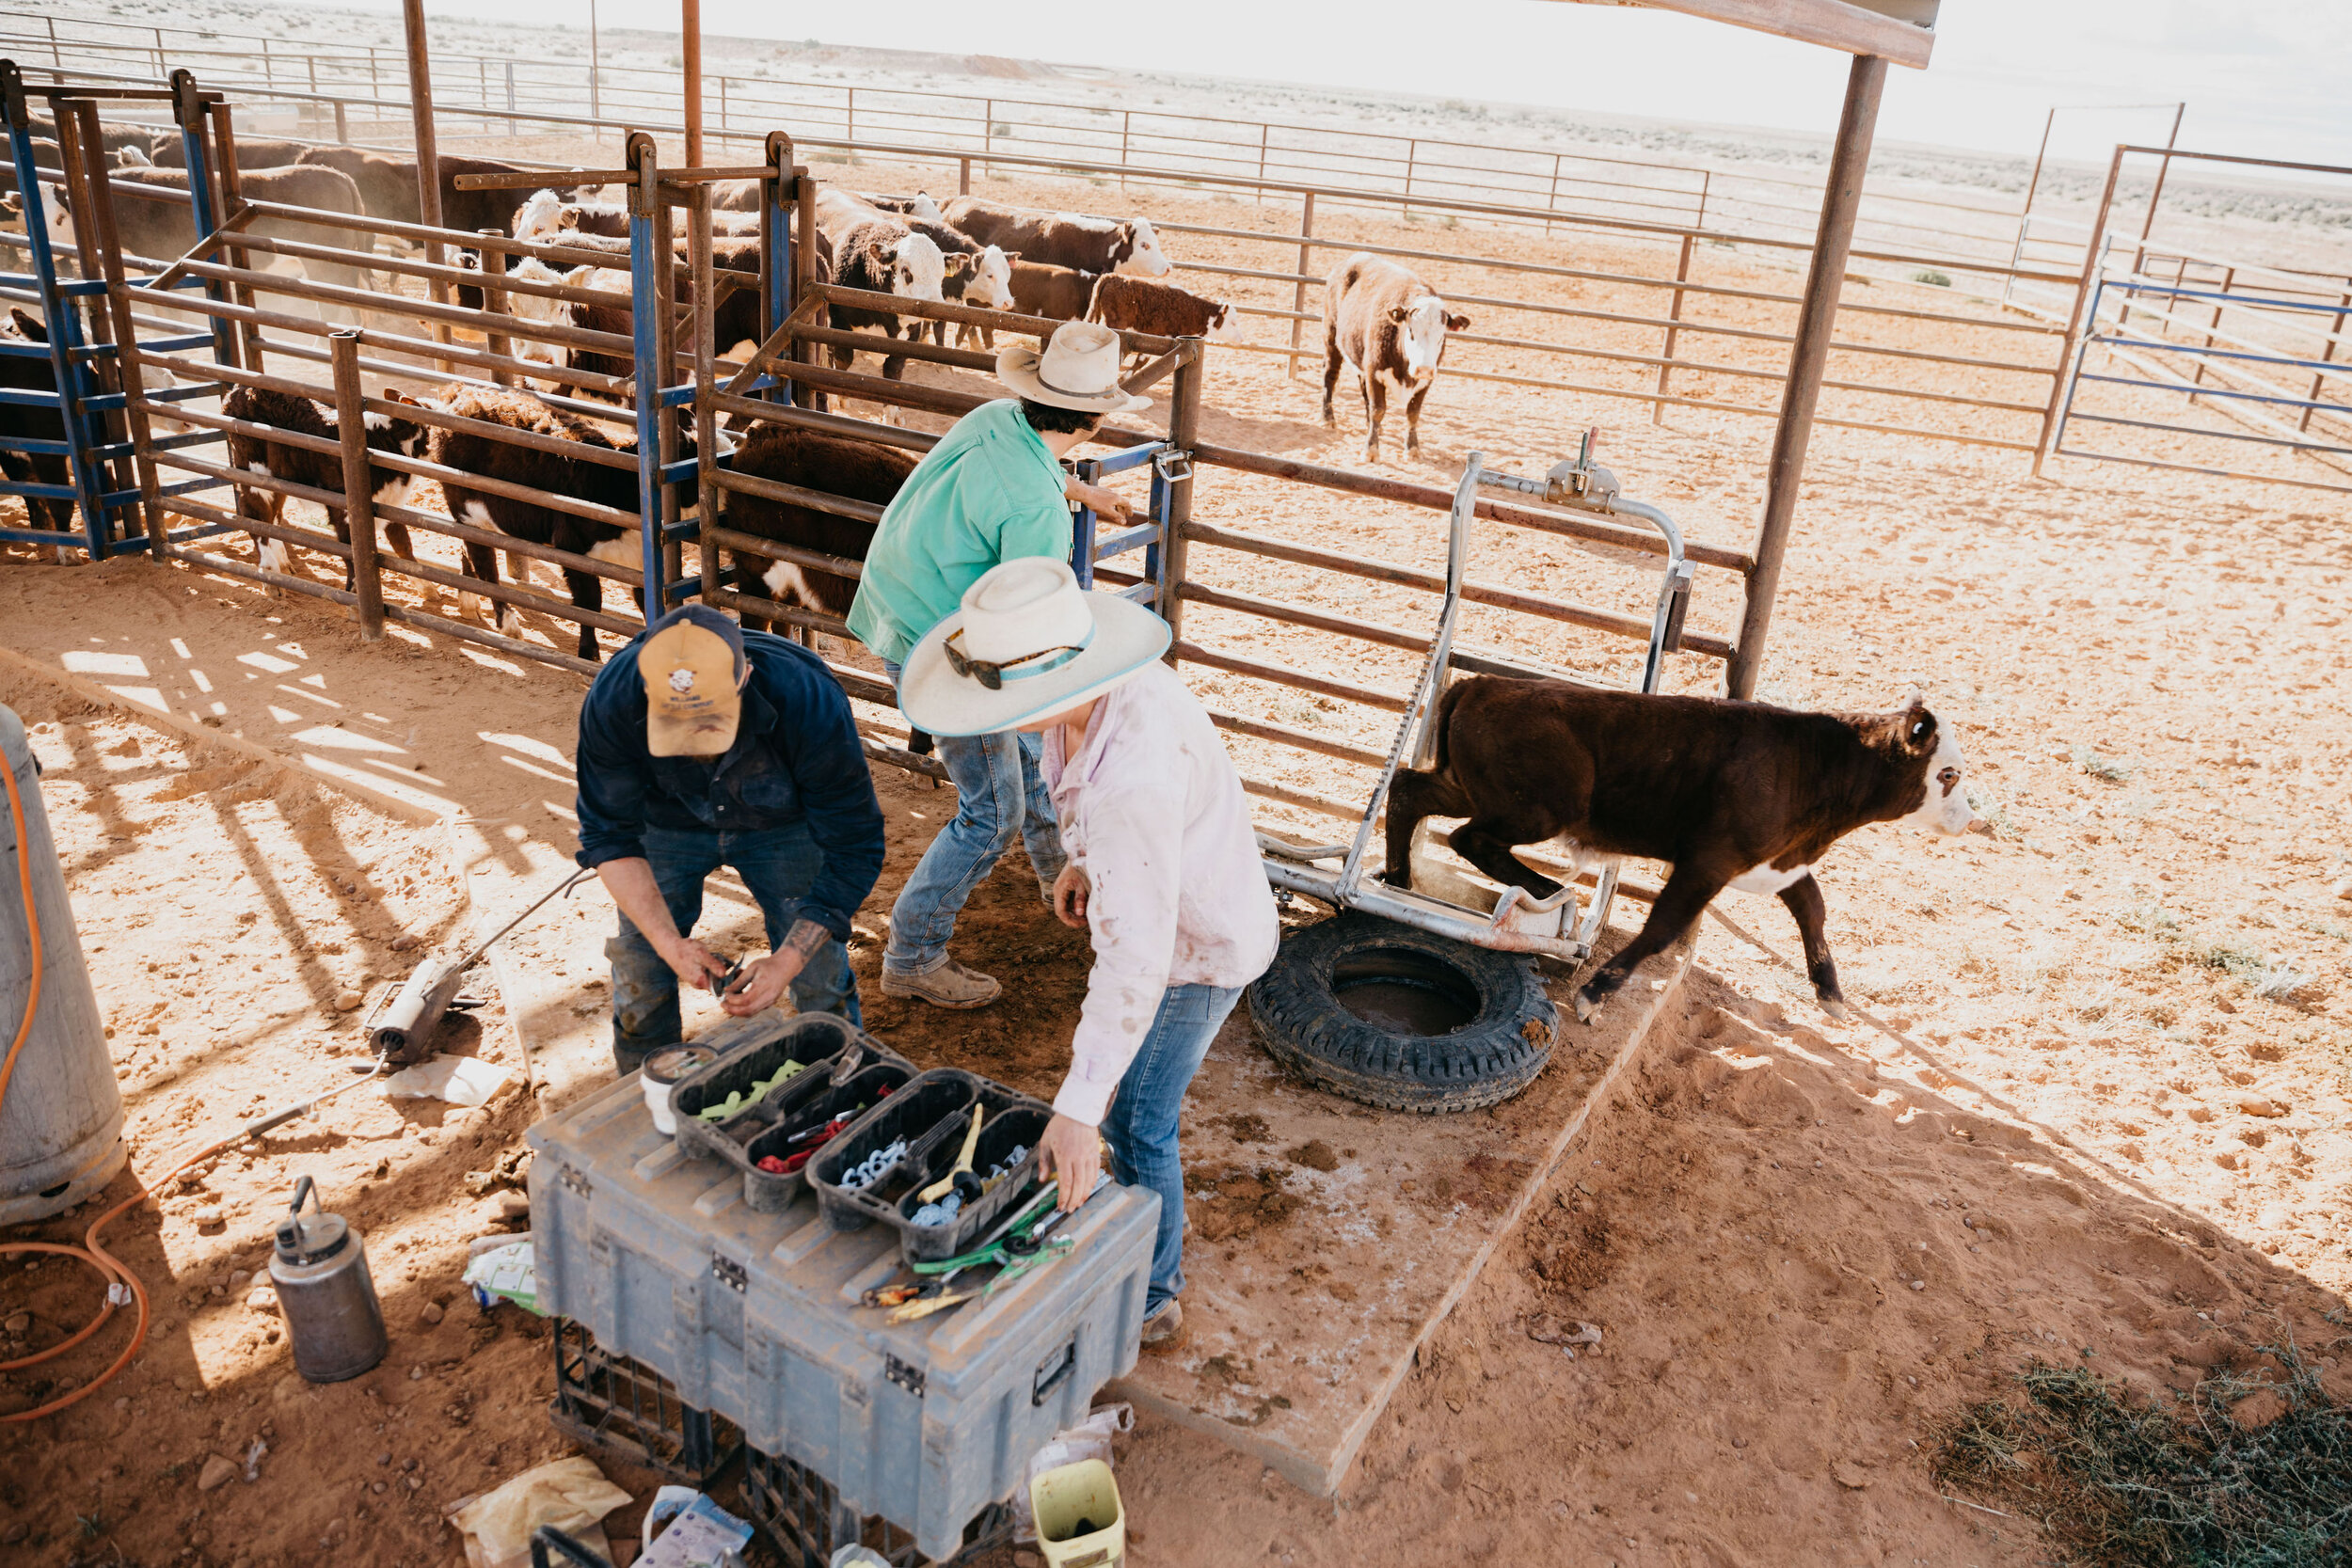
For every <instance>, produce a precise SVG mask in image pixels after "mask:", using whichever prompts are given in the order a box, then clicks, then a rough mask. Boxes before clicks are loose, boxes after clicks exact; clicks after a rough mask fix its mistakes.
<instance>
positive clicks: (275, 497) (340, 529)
mask: <svg viewBox="0 0 2352 1568" xmlns="http://www.w3.org/2000/svg"><path fill="white" fill-rule="evenodd" d="M384 395H385V397H386V398H388V399H389V400H390V401H391V402H393V403H401V404H406V403H411V402H412V401H413V400H411V399H409V398H405V397H403V396H402V395H401V394H400V393H398V392H396V391H394V390H392V389H391V388H389V387H388V388H385V389H384ZM426 406H432V405H431V404H427V405H426ZM220 411H221V413H222V414H223V415H224V416H226V417H227V418H229V419H232V420H246V422H248V423H251V424H262V425H268V426H270V427H272V428H273V429H277V430H283V431H287V432H289V433H291V434H293V435H295V436H310V437H312V438H314V439H317V440H322V441H340V440H341V439H342V434H341V430H342V426H341V422H340V421H339V420H337V418H336V415H335V410H334V409H332V408H329V407H327V406H326V405H325V404H319V403H314V402H312V401H311V400H310V399H309V398H302V397H295V396H294V395H293V394H292V393H289V392H276V391H271V390H268V389H267V388H260V387H232V388H230V389H229V393H228V395H227V396H226V397H224V398H222V399H221V400H220ZM361 420H363V422H364V423H365V424H366V425H367V443H368V450H369V451H380V452H389V453H392V454H395V455H397V456H401V457H418V456H421V455H422V454H423V451H424V449H425V440H426V436H427V432H426V430H425V427H424V426H423V425H421V424H420V423H418V422H417V421H416V420H411V419H407V418H405V417H403V416H398V415H392V414H365V415H362V416H361ZM229 466H230V467H232V468H236V469H239V470H241V471H243V472H246V473H253V474H260V475H262V477H263V478H265V479H280V480H284V481H286V482H287V483H290V484H305V485H308V486H310V488H311V489H313V490H325V491H328V492H330V493H332V494H334V495H338V496H340V495H342V493H343V459H342V452H340V451H313V450H311V449H310V448H309V447H298V446H294V445H293V444H292V443H290V442H286V441H277V440H272V439H270V438H269V437H268V436H253V435H248V434H246V432H243V431H233V430H232V431H230V433H229ZM368 482H369V484H370V486H371V491H370V494H371V497H372V499H375V500H378V501H382V502H385V503H387V504H389V505H392V506H405V505H407V504H408V496H409V492H410V489H411V488H412V487H413V486H414V484H415V483H416V480H415V478H414V476H412V475H409V474H405V473H401V472H398V471H396V470H394V469H391V468H387V467H377V466H375V465H373V464H371V465H369V467H368ZM236 492H237V514H238V515H240V516H244V517H251V518H252V519H254V520H255V521H256V522H263V523H282V522H283V521H284V520H285V512H286V502H287V500H288V499H291V498H289V497H288V496H287V495H286V494H285V493H284V492H283V491H280V490H269V489H262V488H260V487H258V486H253V485H243V484H240V485H238V486H236ZM326 520H327V522H328V523H329V524H331V525H332V526H333V527H334V530H335V537H336V538H338V539H340V540H342V542H343V543H344V544H346V545H348V544H350V543H351V521H350V517H349V516H348V515H347V514H346V513H345V511H344V509H343V508H342V507H340V506H328V507H326ZM383 532H384V537H385V538H386V539H388V540H389V541H390V543H391V546H392V553H393V554H395V555H404V556H406V557H407V558H408V559H409V560H410V561H414V560H416V559H417V551H416V546H415V545H414V544H413V543H412V542H411V541H410V539H409V534H408V525H407V524H406V523H404V522H401V521H399V520H397V519H394V518H387V519H386V520H385V522H384V528H383ZM253 540H254V546H255V553H256V555H257V556H258V558H259V559H260V561H261V562H262V565H264V566H266V567H268V568H269V569H270V570H272V571H274V572H278V573H281V574H284V575H288V576H293V575H297V574H298V575H300V576H303V577H309V576H310V569H309V567H308V566H306V565H305V564H303V562H302V561H301V558H300V557H298V556H295V555H294V554H293V553H292V551H291V550H290V549H289V547H288V546H287V545H286V542H285V541H284V540H282V539H272V538H270V537H268V536H266V535H264V534H259V533H257V534H255V535H254V536H253ZM353 576H354V567H353V563H352V562H349V561H345V562H343V587H344V588H345V589H349V588H350V587H351V586H352V579H353ZM427 592H428V594H431V595H432V596H433V597H436V598H437V597H438V594H437V593H436V592H434V591H433V590H432V589H430V588H429V587H428V589H427Z"/></svg>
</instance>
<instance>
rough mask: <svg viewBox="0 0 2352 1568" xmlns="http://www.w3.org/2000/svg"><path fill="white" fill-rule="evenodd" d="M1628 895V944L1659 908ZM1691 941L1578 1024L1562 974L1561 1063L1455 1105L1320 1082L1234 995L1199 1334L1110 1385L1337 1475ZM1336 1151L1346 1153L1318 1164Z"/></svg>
mask: <svg viewBox="0 0 2352 1568" xmlns="http://www.w3.org/2000/svg"><path fill="white" fill-rule="evenodd" d="M1614 912H1615V914H1616V915H1617V916H1618V920H1617V923H1616V924H1615V926H1614V927H1613V929H1612V932H1611V937H1610V940H1609V941H1608V942H1605V943H1604V946H1605V947H1608V948H1612V949H1613V948H1614V947H1615V946H1617V945H1618V944H1620V943H1621V942H1624V941H1625V940H1626V938H1627V937H1628V936H1629V935H1630V929H1629V927H1628V926H1627V922H1628V921H1629V920H1630V921H1631V922H1633V923H1634V924H1638V923H1639V921H1640V919H1641V918H1642V916H1644V915H1645V914H1646V913H1647V910H1646V907H1645V906H1643V905H1629V904H1624V903H1620V904H1619V905H1617V906H1616V910H1615V911H1614ZM1691 955H1692V943H1690V942H1684V943H1682V944H1681V945H1679V946H1677V948H1675V949H1674V950H1673V951H1672V952H1671V953H1668V954H1666V955H1663V956H1661V957H1660V958H1655V959H1653V960H1651V961H1650V962H1649V963H1648V964H1646V965H1645V966H1644V967H1643V970H1642V971H1641V973H1640V974H1637V975H1636V976H1635V977H1634V978H1633V979H1632V980H1631V981H1630V982H1629V984H1628V985H1627V986H1626V988H1625V990H1621V991H1619V992H1618V993H1617V995H1616V996H1615V997H1614V998H1613V1000H1612V1001H1611V1003H1610V1005H1609V1006H1608V1008H1607V1009H1606V1010H1605V1011H1604V1012H1603V1013H1602V1015H1601V1016H1600V1018H1599V1019H1598V1020H1597V1022H1595V1023H1593V1024H1592V1025H1591V1026H1589V1027H1588V1026H1585V1025H1581V1024H1578V1023H1576V1022H1573V1020H1574V1018H1575V1012H1574V1010H1573V1009H1572V1008H1571V1007H1570V1006H1568V991H1569V989H1570V986H1569V983H1568V982H1565V981H1563V982H1558V983H1555V984H1554V985H1553V987H1552V988H1551V990H1552V996H1553V1000H1554V1001H1555V1002H1557V1003H1558V1004H1559V1006H1560V1013H1561V1017H1562V1018H1563V1019H1564V1020H1565V1021H1568V1022H1564V1023H1563V1025H1562V1035H1561V1041H1560V1044H1559V1045H1558V1047H1557V1048H1556V1049H1555V1050H1554V1051H1553V1053H1552V1058H1551V1062H1550V1064H1549V1066H1548V1067H1547V1068H1546V1069H1544V1071H1543V1074H1542V1075H1541V1076H1540V1077H1538V1078H1537V1079H1536V1080H1535V1082H1534V1084H1533V1085H1530V1086H1529V1087H1528V1089H1527V1091H1526V1092H1525V1093H1524V1094H1521V1095H1520V1096H1519V1097H1518V1099H1516V1100H1513V1101H1509V1102H1508V1103H1506V1104H1502V1105H1499V1106H1496V1107H1495V1108H1494V1109H1492V1110H1488V1111H1476V1112H1470V1113H1468V1114H1465V1115H1460V1116H1444V1117H1429V1116H1415V1115H1411V1114H1408V1113H1404V1112H1396V1111H1380V1110H1375V1109H1373V1108H1372V1107H1370V1106H1366V1105H1358V1104H1355V1103H1353V1102H1352V1101H1345V1100H1342V1099H1339V1098H1338V1097H1337V1096H1334V1095H1331V1094H1327V1093H1326V1092H1324V1091H1322V1090H1320V1089H1316V1088H1311V1087H1310V1086H1308V1085H1305V1084H1303V1083H1301V1082H1299V1081H1298V1080H1296V1079H1295V1078H1293V1077H1291V1076H1290V1075H1289V1074H1287V1073H1286V1072H1284V1071H1283V1070H1282V1069H1280V1068H1279V1067H1277V1066H1276V1065H1275V1063H1274V1061H1273V1060H1272V1059H1271V1058H1270V1057H1268V1056H1267V1055H1266V1053H1265V1052H1264V1051H1263V1049H1262V1048H1260V1047H1259V1045H1258V1044H1257V1041H1256V1039H1255V1037H1254V1033H1253V1031H1252V1030H1251V1028H1250V1025H1249V1022H1248V1016H1247V1013H1248V1009H1247V1006H1246V1005H1245V1006H1244V1007H1243V1008H1241V1009H1238V1010H1236V1012H1235V1014H1234V1016H1233V1019H1232V1022H1229V1023H1228V1024H1227V1025H1226V1027H1225V1032H1224V1033H1223V1034H1222V1035H1221V1036H1220V1037H1218V1040H1217V1043H1216V1047H1215V1048H1214V1049H1213V1050H1212V1051H1211V1052H1210V1053H1209V1058H1208V1061H1207V1062H1206V1063H1205V1064H1204V1065H1203V1066H1202V1068H1201V1069H1200V1077H1198V1078H1196V1079H1195V1080H1194V1081H1193V1085H1192V1093H1191V1095H1190V1096H1189V1097H1188V1098H1187V1101H1186V1103H1185V1117H1184V1168H1185V1180H1186V1183H1187V1185H1188V1186H1191V1187H1193V1188H1194V1189H1195V1191H1194V1194H1193V1197H1192V1200H1191V1202H1190V1204H1189V1205H1188V1207H1189V1211H1190V1213H1191V1218H1192V1233H1191V1236H1190V1238H1189V1239H1188V1240H1187V1241H1186V1243H1185V1245H1184V1279H1185V1285H1184V1329H1185V1333H1184V1339H1183V1342H1182V1344H1181V1346H1180V1348H1179V1349H1177V1350H1176V1351H1174V1352H1172V1353H1154V1352H1151V1351H1146V1352H1145V1354H1144V1356H1143V1358H1142V1360H1141V1361H1139V1362H1138V1363H1137V1364H1136V1370H1135V1372H1134V1373H1133V1374H1132V1375H1131V1376H1129V1377H1127V1378H1125V1379H1122V1380H1121V1381H1120V1382H1119V1383H1117V1384H1115V1385H1113V1386H1112V1388H1111V1390H1110V1391H1111V1392H1112V1393H1113V1394H1114V1395H1116V1397H1118V1398H1120V1399H1125V1400H1132V1401H1134V1402H1135V1403H1136V1406H1137V1407H1138V1408H1140V1409H1144V1410H1149V1411H1151V1412H1152V1413H1153V1414H1155V1415H1159V1416H1163V1417H1166V1418H1168V1419H1169V1420H1172V1421H1175V1422H1177V1423H1178V1424H1179V1425H1182V1426H1185V1427H1189V1428H1192V1429H1193V1430H1195V1431H1198V1432H1200V1433H1205V1434H1207V1435H1208V1436H1211V1437H1214V1438H1215V1439H1216V1440H1217V1441H1218V1442H1220V1443H1223V1444H1226V1445H1228V1446H1229V1447H1232V1448H1234V1449H1240V1450H1241V1451H1242V1452H1244V1453H1246V1454H1248V1455H1249V1456H1250V1457H1252V1458H1254V1459H1257V1460H1259V1461H1260V1462H1262V1463H1263V1464H1265V1465H1269V1466H1271V1467H1272V1468H1274V1469H1275V1470H1277V1471H1279V1472H1280V1473H1281V1474H1282V1475H1283V1476H1285V1477H1287V1478H1288V1479H1289V1480H1290V1481H1293V1482H1294V1483H1295V1484H1296V1485H1298V1486H1300V1487H1303V1488H1305V1489H1306V1490H1308V1491H1310V1492H1312V1493H1314V1494H1316V1495H1317V1496H1329V1495H1331V1494H1333V1493H1336V1492H1337V1491H1338V1490H1339V1487H1340V1483H1341V1482H1342V1481H1343V1480H1344V1479H1345V1478H1346V1475H1347V1471H1348V1468H1349V1466H1350V1465H1353V1464H1354V1463H1355V1461H1356V1455H1357V1453H1358V1452H1359V1450H1360V1449H1362V1447H1363V1444H1364V1439H1365V1438H1366V1437H1367V1436H1369V1435H1370V1434H1371V1433H1372V1429H1373V1424H1374V1423H1375V1421H1377V1420H1378V1419H1379V1418H1380V1414H1381V1412H1382V1411H1383V1410H1385V1409H1387V1408H1388V1403H1389V1400H1390V1398H1391V1396H1392V1395H1393V1394H1394V1393H1395V1392H1396V1389H1397V1386H1398V1385H1399V1384H1400V1383H1402V1382H1403V1381H1404V1379H1405V1376H1406V1373H1407V1372H1409V1371H1411V1370H1412V1367H1413V1357H1414V1354H1415V1352H1416V1351H1417V1350H1418V1349H1419V1347H1420V1345H1421V1343H1422V1340H1423V1339H1424V1338H1427V1337H1428V1335H1429V1334H1430V1332H1431V1331H1432V1330H1433V1329H1435V1328H1436V1327H1437V1325H1438V1323H1440V1322H1442V1321H1443V1320H1444V1318H1445V1316H1446V1314H1447V1313H1448V1312H1450V1311H1452V1310H1453V1309H1454V1304H1455V1303H1457V1302H1459V1301H1460V1300H1461V1299H1462V1297H1463V1295H1464V1294H1465V1293H1466V1292H1467V1291H1469V1290H1470V1285H1471V1283H1472V1282H1473V1281H1475V1280H1476V1279H1477V1278H1478V1275H1479V1274H1480V1272H1481V1271H1482V1270H1483V1269H1485V1267H1486V1263H1487V1260H1488V1259H1491V1258H1492V1257H1493V1256H1494V1255H1495V1253H1496V1251H1497V1249H1498V1248H1499V1247H1500V1246H1501V1244H1502V1241H1503V1238H1504V1237H1506V1236H1507V1235H1508V1234H1509V1233H1510V1231H1511V1229H1512V1227H1514V1226H1516V1225H1517V1224H1518V1220H1519V1217H1520V1215H1522V1214H1523V1213H1525V1212H1526V1211H1527V1208H1528V1205H1529V1204H1530V1203H1532V1202H1533V1201H1534V1198H1535V1196H1536V1194H1537V1193H1538V1192H1539V1191H1541V1189H1542V1187H1543V1184H1544V1181H1545V1180H1546V1179H1547V1178H1548V1177H1549V1175H1550V1174H1551V1172H1552V1170H1553V1168H1554V1167H1555V1166H1556V1165H1557V1164H1559V1163H1560V1161H1561V1160H1562V1159H1563V1158H1564V1157H1565V1156H1566V1155H1567V1154H1568V1153H1569V1152H1570V1150H1571V1149H1572V1148H1573V1147H1574V1146H1575V1143H1576V1140H1577V1135H1578V1134H1579V1133H1580V1132H1582V1131H1583V1130H1584V1127H1585V1124H1586V1122H1587V1121H1588V1120H1589V1119H1590V1118H1591V1117H1592V1115H1593V1113H1594V1111H1595V1109H1596V1108H1597V1107H1598V1106H1599V1105H1600V1104H1601V1103H1602V1102H1603V1101H1606V1100H1607V1099H1608V1097H1609V1094H1610V1092H1611V1089H1612V1087H1613V1085H1615V1083H1616V1081H1617V1078H1618V1076H1619V1075H1620V1074H1621V1073H1622V1072H1623V1071H1624V1070H1625V1069H1626V1066H1627V1064H1629V1062H1631V1061H1632V1060H1633V1058H1634V1057H1635V1055H1636V1054H1637V1053H1639V1052H1640V1051H1641V1049H1642V1046H1643V1043H1644V1042H1645V1039H1647V1038H1648V1037H1649V1034H1650V1031H1651V1028H1652V1026H1653V1025H1654V1024H1655V1023H1656V1022H1657V1021H1658V1020H1659V1018H1660V1017H1661V1016H1662V1015H1663V1014H1664V1013H1665V1011H1666V1009H1667V1008H1668V1006H1670V1005H1671V1004H1672V1002H1673V1001H1674V998H1675V996H1676V993H1677V991H1678V990H1680V989H1681V984H1682V978H1683V975H1684V973H1685V972H1686V971H1687V970H1688V968H1689V966H1690V962H1691ZM1318 1143H1319V1144H1321V1145H1322V1146H1323V1147H1322V1148H1319V1149H1318V1148H1313V1146H1314V1145H1316V1144H1318ZM1326 1152H1328V1154H1329V1155H1331V1156H1336V1167H1335V1168H1333V1169H1331V1170H1328V1171H1324V1170H1320V1169H1317V1168H1315V1167H1316V1166H1317V1165H1319V1164H1323V1163H1324V1162H1325V1158H1326ZM1219 1175H1223V1176H1224V1178H1225V1179H1224V1180H1221V1181H1218V1182H1217V1188H1218V1190H1217V1192H1216V1195H1215V1196H1212V1195H1211V1194H1210V1193H1209V1192H1208V1191H1207V1190H1206V1183H1207V1181H1208V1180H1210V1179H1212V1178H1215V1177H1217V1176H1219ZM1262 1177H1270V1178H1271V1179H1272V1180H1263V1179H1262Z"/></svg>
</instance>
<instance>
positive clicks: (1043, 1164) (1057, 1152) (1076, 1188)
mask: <svg viewBox="0 0 2352 1568" xmlns="http://www.w3.org/2000/svg"><path fill="white" fill-rule="evenodd" d="M1102 1145H1103V1140H1102V1136H1101V1134H1099V1133H1097V1132H1095V1130H1094V1129H1093V1128H1091V1127H1089V1126H1088V1125H1087V1124H1086V1123H1085V1122H1083V1121H1073V1120H1072V1119H1071V1118H1070V1117H1065V1116H1057V1117H1054V1119H1053V1120H1052V1121H1050V1122H1047V1123H1046V1124H1045V1134H1044V1136H1042V1137H1041V1138H1039V1139H1038V1141H1037V1153H1038V1169H1039V1171H1040V1172H1041V1174H1043V1175H1046V1176H1050V1177H1053V1178H1054V1179H1056V1180H1058V1181H1059V1182H1060V1183H1061V1191H1060V1193H1059V1195H1058V1196H1057V1204H1056V1206H1057V1208H1059V1209H1060V1210H1061V1212H1063V1213H1065V1214H1068V1213H1073V1212H1076V1211H1077V1208H1078V1205H1080V1204H1082V1203H1084V1202H1085V1201H1086V1200H1087V1197H1088V1195H1089V1194H1090V1193H1092V1192H1093V1191H1094V1183H1095V1181H1096V1180H1097V1179H1098V1178H1100V1177H1101V1176H1102V1174H1103V1147H1102Z"/></svg>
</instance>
